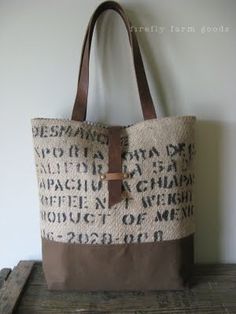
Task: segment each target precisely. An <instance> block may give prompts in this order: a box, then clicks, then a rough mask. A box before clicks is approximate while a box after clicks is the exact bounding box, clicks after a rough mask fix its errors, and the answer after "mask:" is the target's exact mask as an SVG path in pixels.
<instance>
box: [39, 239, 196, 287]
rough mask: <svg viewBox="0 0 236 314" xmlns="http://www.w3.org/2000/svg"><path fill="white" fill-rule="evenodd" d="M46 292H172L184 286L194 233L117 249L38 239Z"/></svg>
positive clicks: (190, 262)
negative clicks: (167, 290) (41, 251)
mask: <svg viewBox="0 0 236 314" xmlns="http://www.w3.org/2000/svg"><path fill="white" fill-rule="evenodd" d="M42 249H43V268H44V273H45V277H46V281H47V284H48V288H49V289H50V290H80V291H98V290H104V291H105V290H110V291H115V290H123V291H124V290H166V289H169V290H176V289H183V288H184V287H185V286H188V283H189V279H190V275H191V269H192V265H193V235H190V236H188V237H186V238H183V239H179V240H172V241H163V242H155V243H134V244H116V245H98V244H97V245H96V244H95V245H93V244H91V245H86V244H68V243H60V242H55V241H50V240H46V239H42Z"/></svg>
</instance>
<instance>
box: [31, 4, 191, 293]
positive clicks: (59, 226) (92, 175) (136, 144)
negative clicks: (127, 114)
mask: <svg viewBox="0 0 236 314" xmlns="http://www.w3.org/2000/svg"><path fill="white" fill-rule="evenodd" d="M108 9H112V10H114V11H116V12H117V13H118V14H119V15H120V16H121V18H122V19H123V21H124V23H125V26H126V28H127V32H128V35H129V42H130V47H131V50H132V56H133V62H134V68H135V74H136V77H137V83H138V90H139V96H140V102H141V106H142V112H143V117H144V121H141V122H139V123H136V124H133V125H130V126H108V125H101V124H96V123H91V122H90V123H89V122H86V110H87V97H88V85H89V57H90V48H91V40H92V36H93V31H94V27H95V23H96V20H97V18H98V17H99V16H100V15H101V13H102V12H104V11H105V10H108ZM194 124H195V117H194V116H177V117H164V118H157V117H156V113H155V109H154V106H153V102H152V98H151V95H150V92H149V88H148V84H147V80H146V75H145V70H144V66H143V62H142V58H141V54H140V50H139V46H138V42H137V39H136V36H135V32H131V24H130V22H129V20H128V18H127V16H126V14H125V12H124V10H123V9H122V7H121V6H120V5H118V4H117V3H115V2H112V1H108V2H104V3H102V4H100V5H99V6H98V8H97V9H96V11H95V12H94V14H93V15H92V18H91V20H90V22H89V25H88V28H87V32H86V36H85V40H84V45H83V51H82V57H81V66H80V75H79V80H78V90H77V96H76V100H75V104H74V109H73V113H72V119H71V120H63V119H45V118H36V119H32V129H33V140H34V153H35V161H36V169H37V178H38V186H39V196H40V215H41V216H40V217H41V236H42V253H43V269H44V273H45V277H46V281H47V284H48V288H49V289H56V290H71V289H77V290H81V291H98V290H154V289H182V288H183V287H185V286H186V285H188V283H189V278H190V273H191V266H192V264H193V233H194V199H193V185H194V169H193V167H194V156H195V146H194Z"/></svg>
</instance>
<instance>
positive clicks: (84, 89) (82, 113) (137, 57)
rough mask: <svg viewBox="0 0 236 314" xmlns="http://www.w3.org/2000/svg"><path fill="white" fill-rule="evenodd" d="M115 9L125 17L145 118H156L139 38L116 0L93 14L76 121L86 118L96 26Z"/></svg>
mask: <svg viewBox="0 0 236 314" xmlns="http://www.w3.org/2000/svg"><path fill="white" fill-rule="evenodd" d="M109 9H111V10H114V11H116V12H117V13H118V14H119V15H120V16H121V17H122V19H123V21H124V23H125V26H126V29H127V32H128V35H129V41H130V46H131V50H132V56H133V62H134V68H135V74H136V79H137V84H138V91H139V97H140V102H141V106H142V112H143V117H144V119H145V120H146V119H154V118H156V112H155V108H154V105H153V101H152V97H151V94H150V91H149V87H148V83H147V78H146V74H145V69H144V65H143V61H142V57H141V53H140V49H139V45H138V41H137V38H136V36H135V33H134V32H131V24H130V22H129V20H128V18H127V16H126V14H125V12H124V10H123V9H122V7H121V6H120V5H119V4H118V3H116V2H114V1H106V2H103V3H102V4H100V5H99V6H98V8H97V9H96V10H95V12H94V14H93V15H92V17H91V19H90V22H89V25H88V28H87V32H86V35H85V38H84V43H83V50H82V56H81V63H80V72H79V80H78V88H77V94H76V99H75V103H74V108H73V112H72V120H76V121H84V120H86V113H87V99H88V87H89V59H90V50H91V42H92V36H93V31H94V27H95V24H96V21H97V19H98V17H99V16H100V15H101V14H102V13H103V12H104V11H106V10H109Z"/></svg>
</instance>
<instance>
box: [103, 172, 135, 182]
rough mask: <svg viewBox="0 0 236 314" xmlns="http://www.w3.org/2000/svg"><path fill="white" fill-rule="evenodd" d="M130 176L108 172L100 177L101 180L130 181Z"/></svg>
mask: <svg viewBox="0 0 236 314" xmlns="http://www.w3.org/2000/svg"><path fill="white" fill-rule="evenodd" d="M128 178H129V174H128V173H122V172H113V173H112V172H107V173H103V174H101V175H100V179H101V180H107V181H110V180H124V179H128Z"/></svg>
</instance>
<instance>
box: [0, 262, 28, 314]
mask: <svg viewBox="0 0 236 314" xmlns="http://www.w3.org/2000/svg"><path fill="white" fill-rule="evenodd" d="M33 265H34V262H20V263H19V264H18V265H17V266H16V267H15V268H14V269H13V271H12V272H11V273H10V275H9V276H8V278H7V280H6V281H5V282H4V284H3V286H2V288H1V290H0V314H11V313H12V312H13V310H14V308H15V306H16V304H17V301H18V299H19V297H20V295H21V293H22V291H23V288H24V285H25V283H26V281H27V279H28V277H29V275H30V273H31V270H32V267H33Z"/></svg>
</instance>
